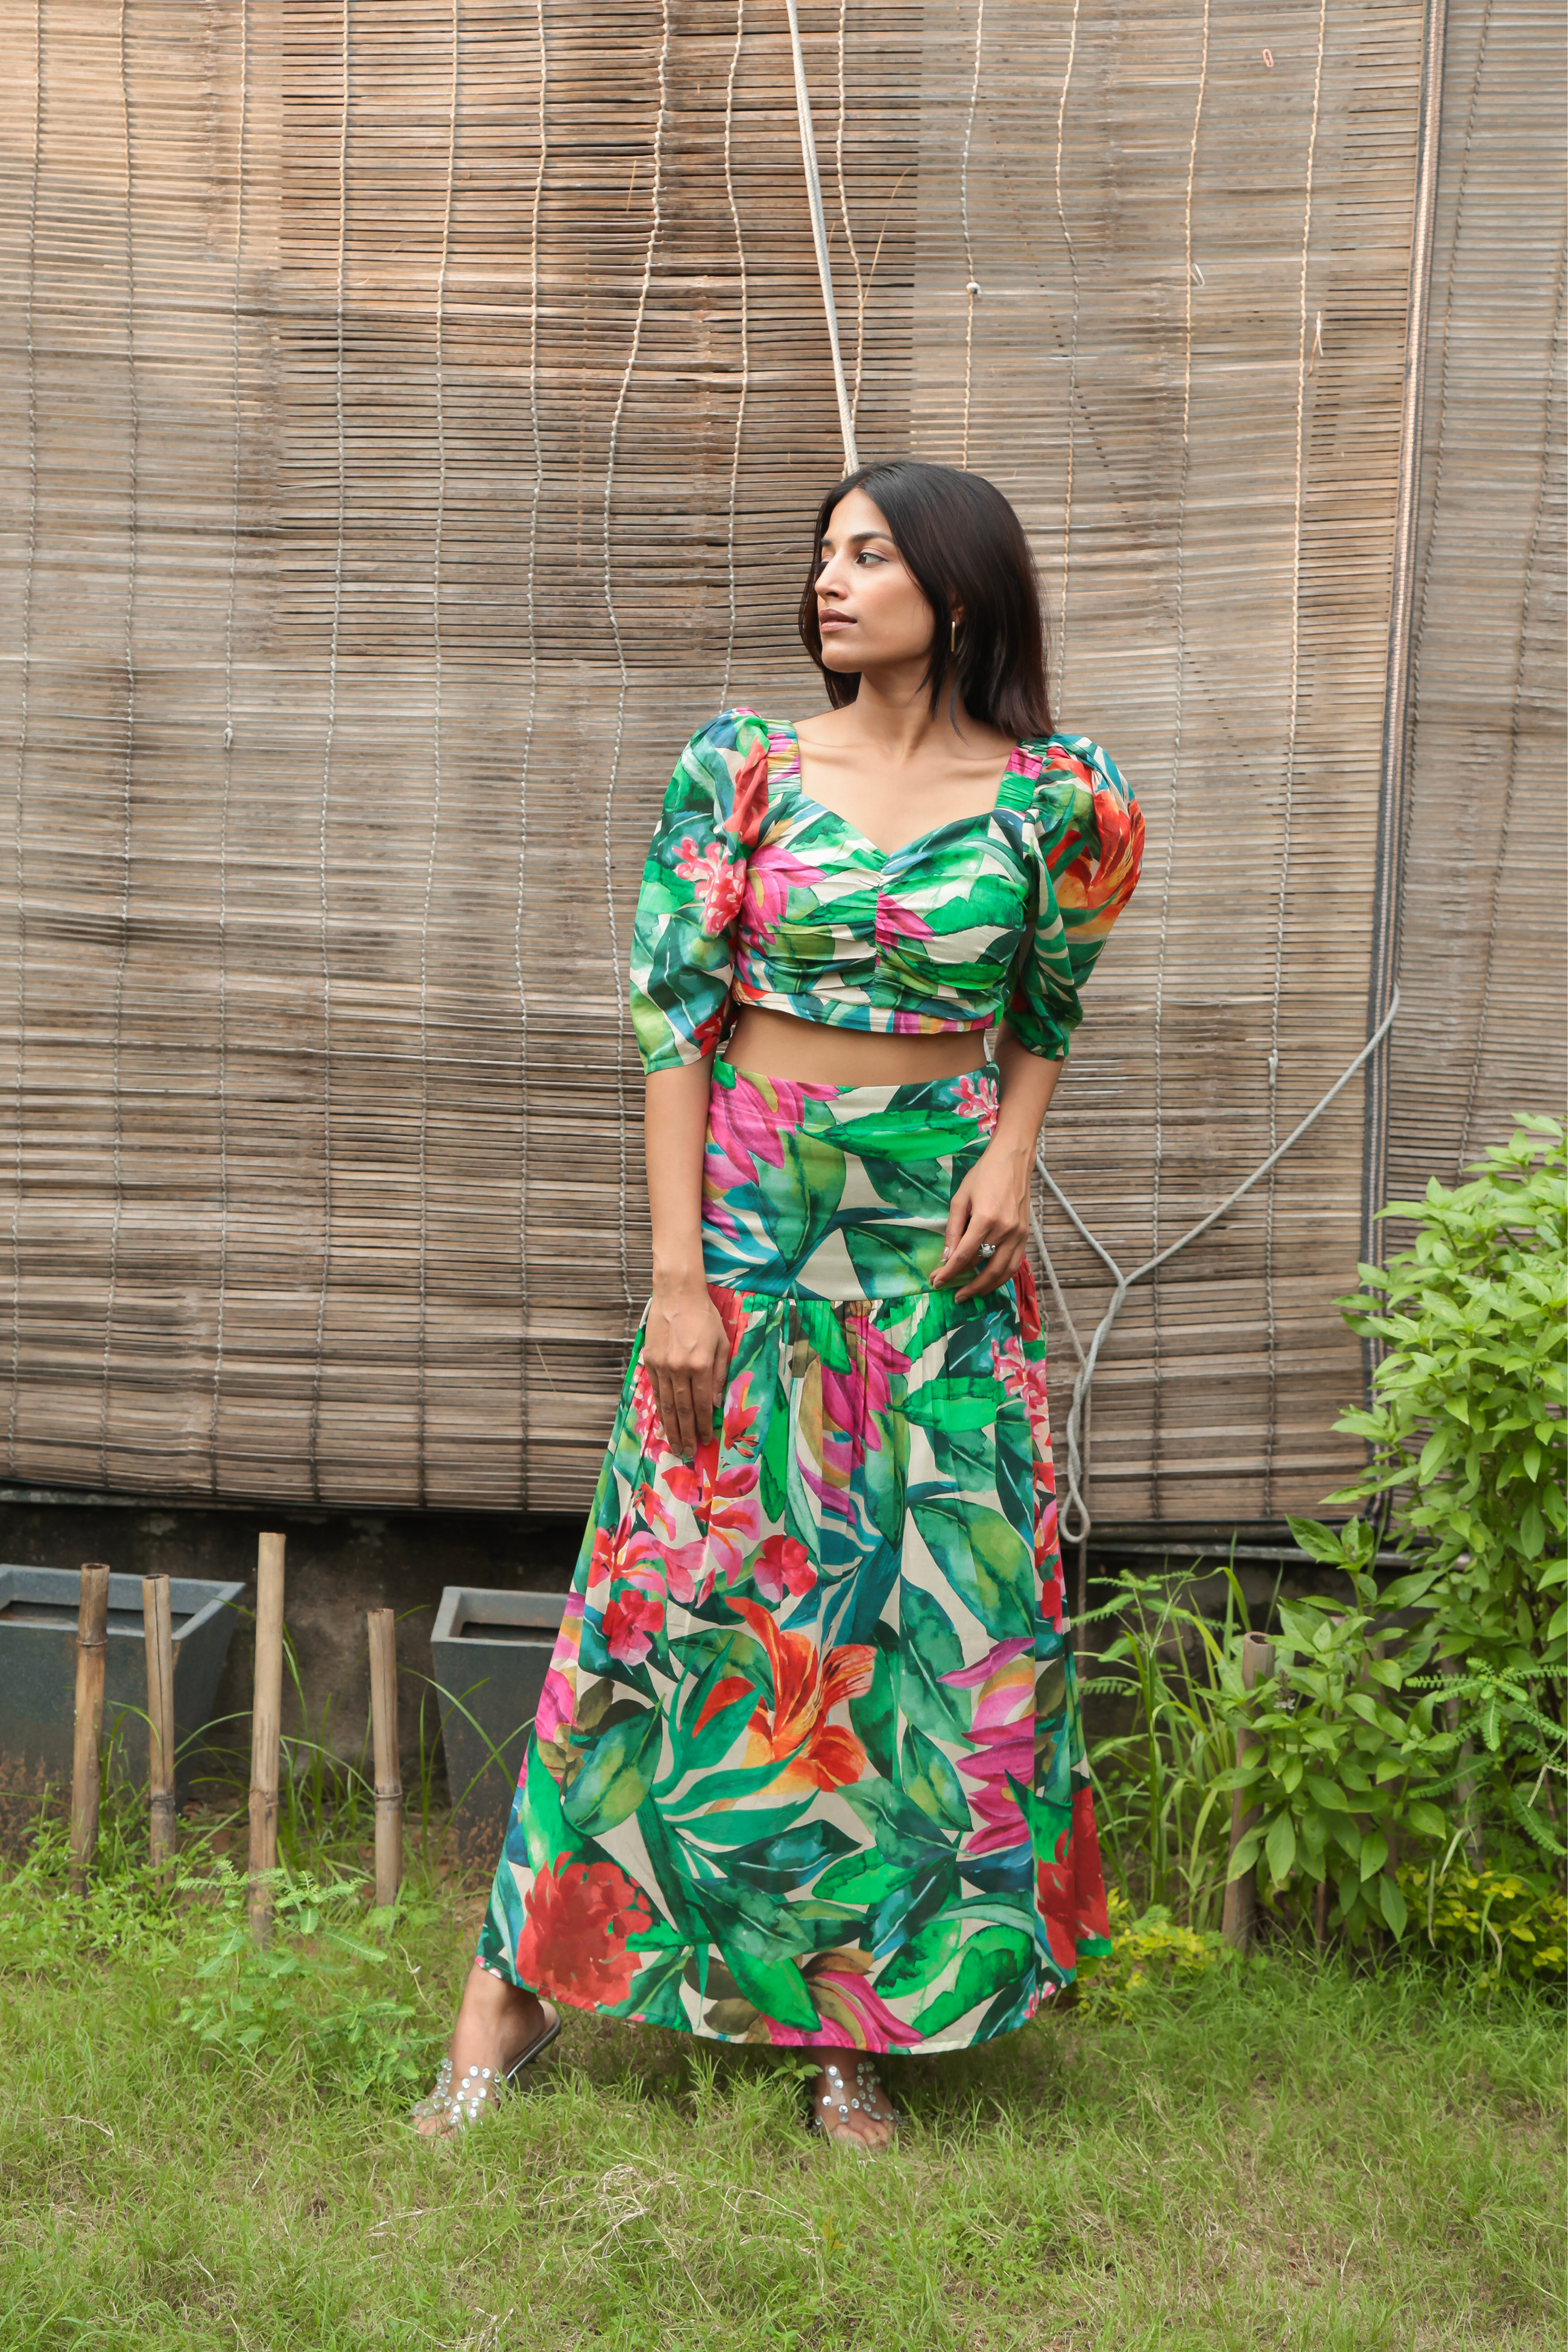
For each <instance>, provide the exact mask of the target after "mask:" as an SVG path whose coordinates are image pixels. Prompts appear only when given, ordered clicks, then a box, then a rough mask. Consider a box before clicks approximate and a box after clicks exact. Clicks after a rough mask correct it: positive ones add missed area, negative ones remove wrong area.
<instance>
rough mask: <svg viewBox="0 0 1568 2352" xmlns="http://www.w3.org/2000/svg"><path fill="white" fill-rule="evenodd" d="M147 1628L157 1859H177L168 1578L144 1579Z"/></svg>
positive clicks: (151, 1807) (165, 1864)
mask: <svg viewBox="0 0 1568 2352" xmlns="http://www.w3.org/2000/svg"><path fill="white" fill-rule="evenodd" d="M142 1638H143V1642H144V1643H145V1647H146V1651H147V1795H148V1816H149V1827H150V1839H151V1845H152V1852H153V1864H154V1865H155V1867H156V1868H157V1869H158V1870H160V1871H161V1872H165V1873H166V1872H167V1871H168V1870H169V1868H170V1867H171V1866H172V1865H173V1863H174V1636H173V1633H172V1621H171V1613H170V1607H169V1580H168V1578H167V1577H166V1576H144V1577H143V1578H142Z"/></svg>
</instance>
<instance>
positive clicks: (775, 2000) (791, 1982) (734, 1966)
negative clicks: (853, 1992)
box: [721, 1944, 822, 2032]
mask: <svg viewBox="0 0 1568 2352" xmlns="http://www.w3.org/2000/svg"><path fill="white" fill-rule="evenodd" d="M721 1949H722V1951H723V1954H724V1958H726V1960H728V1962H729V1964H730V1973H731V1976H732V1977H733V1978H734V1979H735V1982H736V1983H737V1984H738V1985H739V1986H740V1988H741V1990H742V1992H743V1993H744V1994H745V1996H746V1999H747V2000H749V2001H751V2002H752V2004H753V2006H754V2007H756V2008H757V2009H760V2010H761V2011H762V2012H763V2016H764V2017H775V2018H777V2020H778V2021H779V2023H780V2024H781V2025H795V2026H799V2027H800V2028H802V2029H803V2030H804V2031H805V2032H811V2031H812V2030H813V2029H814V2028H816V2026H818V2025H820V2024H821V2022H822V2021H821V2019H820V2018H819V2017H818V2015H817V2013H816V2002H815V2001H814V2000H812V1997H811V1995H810V1993H809V1992H808V1991H807V1990H806V1983H805V1978H804V1977H803V1976H802V1974H801V1972H800V1970H799V1969H798V1968H797V1967H796V1966H795V1962H794V1961H793V1960H764V1959H761V1958H757V1957H756V1956H754V1955H753V1954H752V1953H751V1952H747V1951H743V1950H742V1949H741V1948H740V1947H739V1946H736V1945H731V1944H725V1945H723V1946H721Z"/></svg>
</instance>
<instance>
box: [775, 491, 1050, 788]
mask: <svg viewBox="0 0 1568 2352" xmlns="http://www.w3.org/2000/svg"><path fill="white" fill-rule="evenodd" d="M851 490H864V491H865V492H866V494H867V496H868V498H869V499H873V500H874V501H875V503H876V504H877V506H879V508H880V509H881V511H882V513H883V514H884V515H885V516H886V518H887V523H888V529H889V531H890V532H891V534H892V540H893V544H894V546H895V547H896V548H897V549H898V551H899V553H900V555H901V556H902V557H903V559H904V562H906V563H907V564H908V566H909V568H910V572H912V573H913V575H914V577H915V579H916V580H917V581H918V582H919V583H920V586H921V592H922V593H923V594H924V596H925V599H926V602H927V603H928V604H930V606H931V611H932V613H933V614H934V615H935V618H936V625H935V627H934V629H933V630H932V632H931V660H930V663H929V666H928V667H927V670H926V675H925V680H924V683H925V684H926V685H927V686H929V687H930V688H931V716H932V718H934V717H935V716H936V713H937V711H938V709H939V708H940V707H941V702H942V687H943V685H944V684H951V685H952V686H953V687H955V688H957V690H958V692H959V694H960V695H961V696H962V697H963V707H964V709H966V710H967V711H968V713H969V715H970V717H971V718H972V719H978V720H979V721H980V723H981V724H982V725H983V726H986V727H995V728H997V729H999V730H1000V731H1001V732H1002V733H1003V734H1004V735H1011V736H1012V737H1013V738H1014V740H1015V741H1017V742H1024V741H1027V740H1029V739H1030V738H1031V737H1035V736H1040V735H1048V734H1049V733H1050V731H1051V701H1050V692H1049V687H1048V684H1047V677H1046V628H1045V620H1044V617H1043V615H1042V614H1041V611H1040V589H1039V583H1038V581H1037V579H1036V577H1035V559H1034V556H1033V555H1032V554H1031V552H1030V551H1029V542H1028V541H1027V539H1026V537H1025V535H1024V526H1023V524H1022V523H1021V522H1020V521H1019V520H1018V518H1017V516H1016V514H1015V513H1014V511H1013V509H1012V508H1011V507H1010V506H1009V505H1008V503H1007V501H1006V499H1005V498H1004V497H1003V495H1002V493H1001V491H1000V490H999V489H997V488H995V487H994V484H992V483H990V482H988V481H987V480H986V479H985V478H984V475H983V474H964V473H960V471H959V470H958V468H957V467H956V466H927V465H922V464H921V461H920V459H919V458H917V457H892V458H889V460H888V462H887V463H886V464H885V465H880V466H862V467H860V469H859V471H858V473H854V474H850V475H848V476H847V478H845V479H844V480H843V481H842V482H839V483H838V484H837V486H836V487H835V488H833V489H831V490H829V491H828V493H827V496H826V498H825V499H823V501H822V504H821V505H820V506H819V507H818V509H817V510H816V537H815V539H814V541H813V543H812V550H811V571H810V572H809V574H808V576H807V579H806V583H805V593H804V595H803V596H802V597H801V600H800V635H801V642H802V644H803V645H804V646H805V650H806V652H807V653H808V654H809V655H810V656H811V658H812V660H813V661H814V662H815V663H816V667H817V668H818V669H819V670H821V672H822V677H823V683H824V684H825V686H826V688H827V699H828V701H829V702H830V703H832V705H833V707H834V709H839V708H840V707H841V706H842V705H843V704H844V703H846V702H853V701H854V699H855V697H856V694H857V692H858V689H859V685H860V679H859V674H858V672H857V671H849V672H845V671H841V670H832V669H829V668H828V667H826V663H825V662H824V661H823V658H822V630H821V628H820V626H819V625H818V622H817V617H816V574H817V571H818V568H819V566H820V564H821V562H822V541H823V535H824V533H825V532H826V529H827V524H828V519H829V517H830V516H831V515H832V512H833V509H834V508H835V507H836V506H837V504H838V501H839V499H844V498H847V497H848V495H849V492H850V491H851ZM960 606H962V607H963V620H962V621H961V622H960V624H959V626H958V632H957V638H958V642H957V648H956V651H953V650H950V648H951V647H952V623H953V614H954V613H955V611H956V610H957V608H959V607H960Z"/></svg>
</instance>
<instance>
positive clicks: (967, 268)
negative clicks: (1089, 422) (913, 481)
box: [958, 0, 985, 467]
mask: <svg viewBox="0 0 1568 2352" xmlns="http://www.w3.org/2000/svg"><path fill="white" fill-rule="evenodd" d="M984 34H985V0H976V5H975V10H974V72H973V78H972V79H971V81H970V84H969V114H968V119H967V120H966V121H965V122H964V126H963V159H962V161H961V162H960V164H959V167H958V210H959V215H960V218H961V219H962V221H963V276H964V281H965V282H964V288H963V293H964V299H965V302H966V304H967V306H968V307H967V308H966V310H965V311H964V314H963V456H962V457H960V459H959V461H958V462H959V464H960V465H961V466H965V467H967V465H968V463H969V385H970V378H971V375H972V373H973V364H974V303H975V298H976V296H977V295H978V294H979V292H980V289H979V287H978V286H977V285H976V284H975V282H974V247H973V244H972V242H971V240H970V235H969V142H970V141H971V140H972V139H973V136H974V110H975V107H976V105H977V104H978V103H979V100H980V47H981V43H982V41H983V39H984Z"/></svg>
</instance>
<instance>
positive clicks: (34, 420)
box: [5, 0, 44, 1476]
mask: <svg viewBox="0 0 1568 2352" xmlns="http://www.w3.org/2000/svg"><path fill="white" fill-rule="evenodd" d="M43 137H44V0H36V5H35V7H34V10H33V155H32V172H31V180H30V184H29V190H28V197H27V310H26V338H27V552H26V559H25V562H24V565H23V571H22V644H21V665H22V709H21V720H20V725H19V727H18V729H17V734H16V1118H15V1120H14V1130H15V1131H14V1134H13V1138H12V1140H13V1143H14V1146H15V1150H16V1189H15V1191H14V1192H12V1195H11V1401H10V1406H9V1409H8V1412H7V1414H6V1425H5V1465H6V1472H7V1475H10V1476H15V1475H16V1413H17V1409H18V1406H19V1404H20V1401H21V1381H22V1181H23V1178H24V1175H25V1174H26V1159H25V1157H24V1153H23V1148H22V1136H23V1131H24V1124H25V1119H26V1086H27V866H26V768H27V688H28V685H29V683H30V681H31V677H32V658H33V572H34V567H35V563H36V561H37V549H38V366H37V353H36V352H35V351H34V348H33V299H34V290H35V287H36V285H37V265H38V175H39V172H40V170H41V167H42V159H43Z"/></svg>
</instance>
